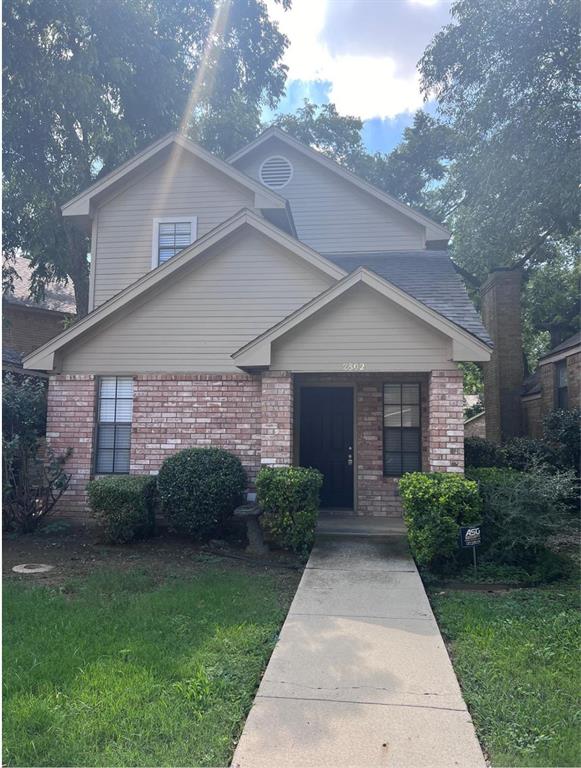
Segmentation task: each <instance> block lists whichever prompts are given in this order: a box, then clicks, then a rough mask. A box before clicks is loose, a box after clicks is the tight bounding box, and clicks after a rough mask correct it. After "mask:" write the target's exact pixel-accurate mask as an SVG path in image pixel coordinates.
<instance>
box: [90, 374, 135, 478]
mask: <svg viewBox="0 0 581 768" xmlns="http://www.w3.org/2000/svg"><path fill="white" fill-rule="evenodd" d="M132 418H133V379H132V378H131V377H130V376H102V377H101V378H100V379H99V397H98V404H97V419H98V421H97V446H96V452H95V453H96V455H95V472H96V473H97V474H121V475H123V474H128V473H129V455H130V450H131V422H132Z"/></svg>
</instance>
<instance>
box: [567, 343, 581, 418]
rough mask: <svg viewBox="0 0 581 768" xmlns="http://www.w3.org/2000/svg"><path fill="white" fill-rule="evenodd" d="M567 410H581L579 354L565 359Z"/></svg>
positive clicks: (580, 356)
mask: <svg viewBox="0 0 581 768" xmlns="http://www.w3.org/2000/svg"><path fill="white" fill-rule="evenodd" d="M567 386H568V388H569V408H581V352H576V353H575V354H574V355H571V356H570V357H568V358H567Z"/></svg>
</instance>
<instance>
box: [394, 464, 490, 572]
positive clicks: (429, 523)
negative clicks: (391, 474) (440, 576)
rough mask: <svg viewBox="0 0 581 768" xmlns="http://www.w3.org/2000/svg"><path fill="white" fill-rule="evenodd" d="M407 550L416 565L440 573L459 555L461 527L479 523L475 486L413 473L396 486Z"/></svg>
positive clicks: (455, 477) (441, 476)
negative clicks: (401, 509)
mask: <svg viewBox="0 0 581 768" xmlns="http://www.w3.org/2000/svg"><path fill="white" fill-rule="evenodd" d="M399 492H400V495H401V498H402V501H403V508H404V513H405V514H404V519H405V522H406V525H407V529H408V539H409V543H410V548H411V550H412V553H413V555H414V557H415V559H416V562H417V563H418V565H422V566H428V567H430V568H432V569H434V570H443V569H445V568H447V567H449V566H451V565H453V564H454V563H455V561H456V559H457V557H458V552H459V546H458V542H459V534H460V526H462V525H470V524H471V523H477V522H479V521H480V516H481V513H482V503H481V500H480V496H479V495H478V486H477V485H476V483H475V482H473V481H471V480H466V479H465V478H464V477H462V475H457V474H452V473H446V472H434V473H431V474H424V473H421V472H413V473H411V474H406V475H404V476H403V477H402V478H401V480H400V483H399Z"/></svg>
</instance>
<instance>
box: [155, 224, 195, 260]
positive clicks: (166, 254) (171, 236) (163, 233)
mask: <svg viewBox="0 0 581 768" xmlns="http://www.w3.org/2000/svg"><path fill="white" fill-rule="evenodd" d="M197 225H198V220H197V218H196V217H195V216H192V217H189V218H184V217H183V216H167V217H164V218H162V219H154V220H153V242H152V247H151V266H152V267H154V268H155V267H157V266H159V265H160V264H164V263H165V262H166V261H168V260H169V259H171V258H173V257H174V256H175V255H176V254H177V253H179V252H180V251H183V249H184V248H187V247H188V246H189V245H191V244H192V243H193V242H194V240H195V239H196V237H197Z"/></svg>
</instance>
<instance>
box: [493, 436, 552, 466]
mask: <svg viewBox="0 0 581 768" xmlns="http://www.w3.org/2000/svg"><path fill="white" fill-rule="evenodd" d="M499 459H500V460H501V461H500V463H499V464H498V465H497V466H504V467H507V468H508V469H517V470H520V471H521V472H531V471H533V470H535V471H537V470H539V469H540V468H542V467H546V466H547V465H549V464H551V463H553V461H554V455H553V451H551V449H550V447H549V446H548V445H547V443H545V442H544V441H543V440H535V439H534V438H533V437H513V438H512V439H511V440H509V441H508V442H506V443H504V445H503V446H502V448H501V449H500V451H499Z"/></svg>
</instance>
